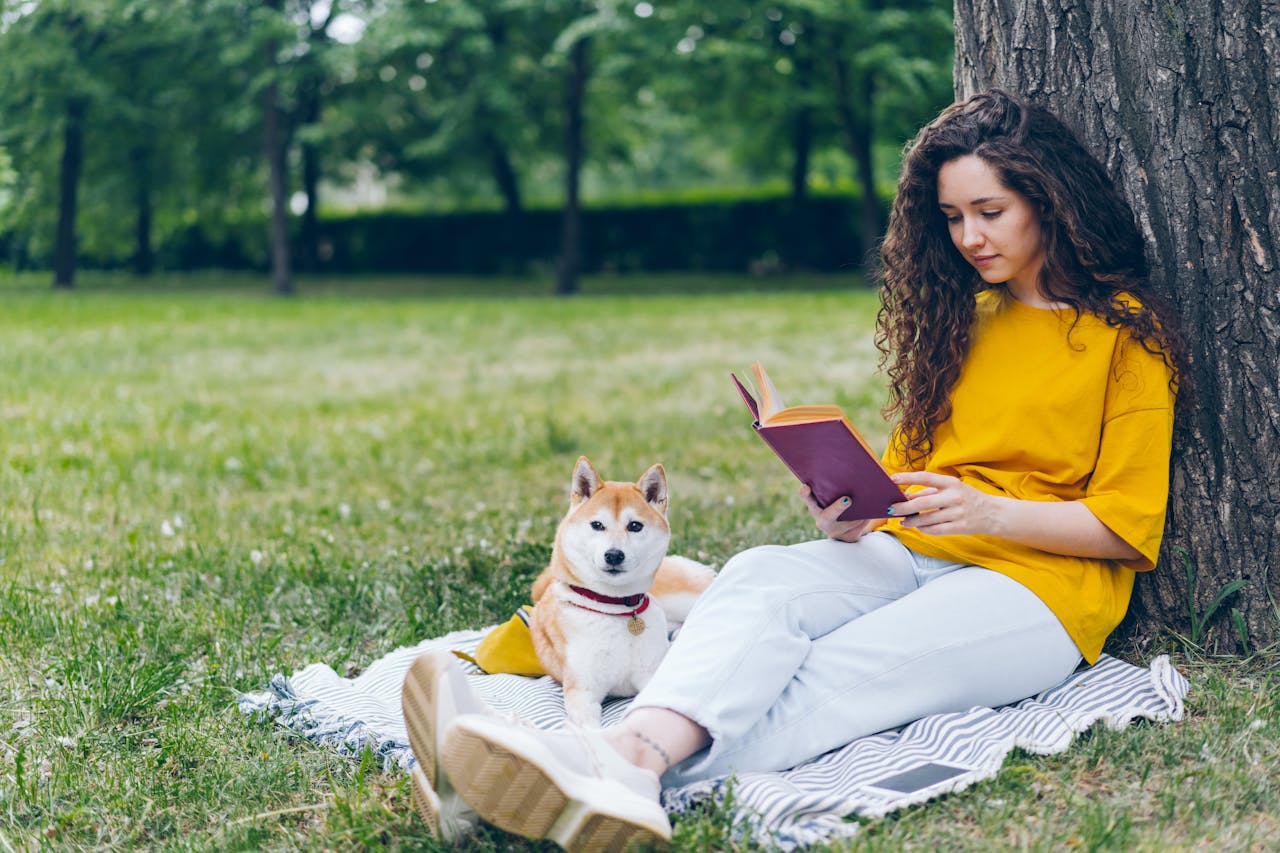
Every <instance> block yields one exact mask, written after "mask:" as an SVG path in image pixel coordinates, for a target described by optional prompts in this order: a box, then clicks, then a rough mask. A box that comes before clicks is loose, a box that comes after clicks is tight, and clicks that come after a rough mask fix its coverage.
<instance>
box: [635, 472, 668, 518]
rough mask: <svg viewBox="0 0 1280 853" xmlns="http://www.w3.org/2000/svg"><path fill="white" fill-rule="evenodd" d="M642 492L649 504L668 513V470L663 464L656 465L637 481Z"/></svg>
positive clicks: (659, 510)
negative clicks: (663, 467) (664, 468)
mask: <svg viewBox="0 0 1280 853" xmlns="http://www.w3.org/2000/svg"><path fill="white" fill-rule="evenodd" d="M636 485H637V486H639V487H640V494H642V495H644V499H645V500H646V501H648V502H649V506H651V507H653V508H654V509H656V510H657V511H658V512H660V513H662V514H663V515H666V514H667V472H666V471H664V470H662V466H661V465H654V466H653V467H652V468H650V469H649V470H648V471H645V472H644V474H643V475H642V476H641V477H640V479H639V480H637V481H636Z"/></svg>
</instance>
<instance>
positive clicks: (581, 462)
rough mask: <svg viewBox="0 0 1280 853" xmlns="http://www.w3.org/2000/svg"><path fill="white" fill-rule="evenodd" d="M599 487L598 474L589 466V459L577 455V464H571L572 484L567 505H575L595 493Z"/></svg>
mask: <svg viewBox="0 0 1280 853" xmlns="http://www.w3.org/2000/svg"><path fill="white" fill-rule="evenodd" d="M598 488H600V475H599V474H597V473H596V469H595V468H592V467H591V460H589V459H587V457H585V456H579V457H578V464H577V465H575V466H573V486H572V489H571V490H570V492H569V506H570V507H575V506H577V505H578V504H580V503H582V502H583V501H585V500H586V499H587V498H589V497H591V496H592V495H594V494H595V493H596V489H598Z"/></svg>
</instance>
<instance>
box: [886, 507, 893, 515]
mask: <svg viewBox="0 0 1280 853" xmlns="http://www.w3.org/2000/svg"><path fill="white" fill-rule="evenodd" d="M885 514H886V515H893V507H889V508H888V509H886V510H885Z"/></svg>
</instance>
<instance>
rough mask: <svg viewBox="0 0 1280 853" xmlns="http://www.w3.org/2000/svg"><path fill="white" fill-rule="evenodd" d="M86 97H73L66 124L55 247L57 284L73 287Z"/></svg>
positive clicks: (54, 264)
mask: <svg viewBox="0 0 1280 853" xmlns="http://www.w3.org/2000/svg"><path fill="white" fill-rule="evenodd" d="M86 110H87V105H86V103H85V101H84V99H82V98H76V97H73V98H69V99H68V100H67V111H66V114H65V117H64V123H63V127H62V161H61V164H60V166H59V169H58V230H57V232H56V234H55V242H54V248H53V286H54V287H57V288H70V287H72V286H74V284H75V276H76V208H77V193H78V191H79V189H80V171H81V168H82V167H83V165H84V116H85V112H86Z"/></svg>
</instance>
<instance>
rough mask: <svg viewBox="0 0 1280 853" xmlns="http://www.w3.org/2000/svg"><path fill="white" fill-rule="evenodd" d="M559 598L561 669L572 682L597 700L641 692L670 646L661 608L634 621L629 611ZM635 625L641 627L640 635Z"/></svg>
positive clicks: (647, 610) (647, 611) (649, 610)
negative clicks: (570, 674)
mask: <svg viewBox="0 0 1280 853" xmlns="http://www.w3.org/2000/svg"><path fill="white" fill-rule="evenodd" d="M557 592H560V593H561V594H560V596H559V597H560V598H561V601H562V602H563V604H562V610H561V614H560V619H561V622H562V625H563V627H564V635H565V638H566V646H567V647H566V648H565V663H566V664H567V666H568V668H569V669H570V670H571V671H572V672H573V674H574V681H576V682H577V683H578V684H580V685H581V686H582V687H583V688H584V689H586V690H587V691H588V692H590V693H592V694H595V695H598V696H599V697H600V698H604V697H605V696H631V695H633V694H635V693H636V692H638V691H639V690H640V688H642V687H644V685H645V684H647V683H648V681H649V678H650V677H651V676H652V675H653V672H654V670H656V669H657V668H658V663H659V662H660V661H661V660H662V656H663V655H664V654H666V651H667V647H668V646H669V645H670V642H669V640H668V639H667V618H666V615H665V614H664V613H663V612H662V608H660V607H658V606H656V605H652V604H651V605H650V606H649V607H647V608H645V609H644V611H643V612H641V613H638V614H636V615H634V616H632V615H630V611H631V610H634V609H635V608H632V607H626V606H620V605H616V604H602V603H599V602H594V601H590V600H587V599H584V598H582V597H581V596H578V595H575V594H574V593H572V592H569V591H567V590H566V591H559V590H558V591H557ZM588 608H590V609H588ZM635 620H640V621H641V622H643V629H642V630H640V631H639V633H635V631H634V628H635V627H636V624H635Z"/></svg>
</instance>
